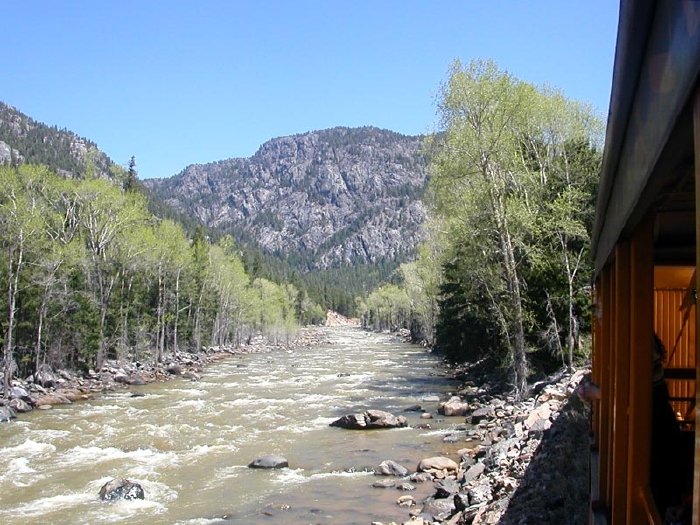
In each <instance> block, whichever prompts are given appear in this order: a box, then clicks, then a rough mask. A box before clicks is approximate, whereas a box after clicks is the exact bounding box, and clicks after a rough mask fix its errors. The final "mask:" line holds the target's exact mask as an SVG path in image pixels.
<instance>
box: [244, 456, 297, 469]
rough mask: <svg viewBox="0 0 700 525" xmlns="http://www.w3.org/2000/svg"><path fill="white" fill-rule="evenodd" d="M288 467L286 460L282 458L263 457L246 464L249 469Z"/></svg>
mask: <svg viewBox="0 0 700 525" xmlns="http://www.w3.org/2000/svg"><path fill="white" fill-rule="evenodd" d="M288 466H289V462H288V461H287V458H285V457H282V456H274V455H272V456H263V457H260V458H257V459H254V460H253V461H251V462H250V463H248V467H249V468H286V467H288Z"/></svg>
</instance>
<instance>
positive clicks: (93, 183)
mask: <svg viewBox="0 0 700 525" xmlns="http://www.w3.org/2000/svg"><path fill="white" fill-rule="evenodd" d="M77 191H78V193H77V196H76V198H77V203H78V207H79V215H80V230H81V236H82V239H83V240H84V242H85V247H86V249H87V253H88V257H89V261H90V264H89V268H87V270H88V271H89V274H88V285H89V286H90V291H91V295H92V298H93V301H94V302H95V304H96V306H97V308H98V311H99V347H98V349H97V353H96V355H94V356H92V355H87V356H85V357H86V358H88V359H94V364H95V366H96V368H97V369H98V370H99V369H100V368H101V367H102V364H103V362H104V360H105V358H106V355H107V346H108V341H107V338H106V332H105V328H106V321H107V314H108V311H109V306H110V299H111V296H112V292H113V290H114V286H115V284H116V283H117V280H118V277H119V273H120V271H121V268H120V266H119V265H118V259H117V256H118V250H117V247H118V244H119V242H121V241H122V239H123V236H124V233H125V232H127V231H128V230H129V229H130V228H132V227H134V226H136V225H137V224H139V223H142V222H143V221H144V220H146V217H147V215H146V206H145V201H144V200H143V198H142V197H141V196H140V195H138V194H134V193H129V194H126V193H124V192H122V191H120V190H119V188H117V187H115V186H113V185H112V184H111V183H110V182H109V181H107V180H104V179H90V180H86V181H84V182H83V183H82V184H81V185H80V186H79V188H78V190H77Z"/></svg>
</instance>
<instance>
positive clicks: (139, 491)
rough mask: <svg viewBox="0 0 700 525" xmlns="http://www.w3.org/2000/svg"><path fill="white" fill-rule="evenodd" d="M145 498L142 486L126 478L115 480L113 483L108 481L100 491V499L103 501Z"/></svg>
mask: <svg viewBox="0 0 700 525" xmlns="http://www.w3.org/2000/svg"><path fill="white" fill-rule="evenodd" d="M143 498H144V493H143V488H142V487H141V485H139V484H138V483H134V482H133V481H130V480H128V479H125V478H121V479H117V478H115V479H113V480H112V481H108V482H107V483H105V484H104V485H103V486H102V488H101V489H100V499H101V500H103V501H115V500H119V499H143Z"/></svg>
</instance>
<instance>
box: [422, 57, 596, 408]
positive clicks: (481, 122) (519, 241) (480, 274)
mask: <svg viewBox="0 0 700 525" xmlns="http://www.w3.org/2000/svg"><path fill="white" fill-rule="evenodd" d="M438 111H439V114H440V117H441V124H442V127H443V129H444V133H442V134H440V135H439V136H436V137H435V138H434V143H433V145H432V153H433V155H432V160H431V170H432V171H431V174H432V178H431V188H430V189H431V196H432V202H433V205H434V207H435V211H436V213H437V214H439V215H440V216H441V218H442V220H443V221H444V223H445V227H446V229H447V230H448V232H449V236H450V238H451V239H454V241H453V242H452V243H453V246H455V247H456V246H458V247H459V248H458V250H457V251H455V252H453V253H455V254H457V253H458V254H459V257H460V258H462V259H461V260H460V261H459V263H458V264H452V267H453V268H454V269H456V268H459V269H460V272H461V273H460V275H459V277H458V279H459V281H460V283H459V284H458V285H457V288H454V289H453V292H452V293H451V297H453V298H457V297H460V296H461V297H462V299H461V300H460V301H459V302H456V303H454V305H455V306H458V310H457V311H456V312H455V314H457V315H461V314H458V312H463V313H465V314H467V312H468V311H471V313H470V314H468V315H465V317H472V318H474V316H476V318H477V319H481V320H482V322H487V323H490V322H495V324H496V326H497V327H498V336H499V339H500V345H499V347H500V348H501V349H504V350H505V356H506V362H507V364H508V366H509V369H510V372H511V381H512V384H513V387H514V390H515V394H516V396H520V395H522V393H523V392H524V390H525V388H526V386H527V377H528V373H529V365H528V359H527V354H528V352H529V351H530V350H529V347H530V344H531V337H530V334H531V333H532V331H533V328H534V326H535V323H536V317H537V315H538V311H537V309H535V308H532V307H531V303H530V299H531V297H532V296H533V292H532V289H531V287H530V286H528V282H527V278H528V277H532V278H533V279H537V278H539V277H540V276H541V274H540V273H539V272H540V270H539V269H538V261H545V260H551V259H552V257H555V255H554V254H553V252H552V249H553V247H554V246H558V252H559V253H560V254H564V256H563V257H561V260H562V264H561V265H556V270H555V271H556V272H557V273H558V274H560V275H562V274H564V275H566V276H567V279H568V280H569V282H570V283H572V284H571V285H572V286H573V287H574V288H575V285H574V284H573V281H574V280H576V279H578V278H579V277H580V276H581V275H580V273H579V271H578V269H579V268H580V262H581V261H582V260H583V259H582V258H583V253H584V252H582V251H581V250H580V249H577V248H576V246H578V244H577V243H580V241H581V240H582V239H583V237H581V236H580V235H579V233H577V232H580V228H579V226H580V225H577V226H576V228H573V227H569V226H567V225H566V223H565V222H564V216H565V215H566V213H567V212H565V211H564V210H568V211H571V209H572V208H571V206H577V205H581V204H582V202H581V199H580V198H579V197H576V194H575V192H574V190H575V185H574V186H572V185H571V184H569V185H568V186H567V183H566V181H567V180H569V181H571V180H572V177H571V175H572V174H573V173H574V172H576V171H577V170H578V168H580V165H579V164H577V163H576V161H575V160H574V159H573V158H571V157H567V153H569V152H570V151H571V150H568V149H567V147H566V145H567V144H570V143H572V142H573V143H575V142H576V141H579V142H580V143H581V144H583V145H585V147H586V148H589V149H590V148H591V147H592V146H594V144H595V142H594V141H595V138H596V135H595V133H596V131H597V126H598V120H597V119H596V118H595V117H594V116H593V115H592V113H591V112H590V111H589V110H587V109H586V108H584V107H582V106H581V105H577V104H575V103H571V102H569V101H567V100H566V99H564V97H563V96H561V95H560V94H559V93H557V92H554V91H552V90H550V89H548V88H537V87H535V86H533V85H531V84H528V83H525V82H522V81H519V80H518V79H516V78H514V77H513V76H512V75H510V74H508V73H506V72H503V71H500V70H499V69H498V67H497V66H496V65H495V64H494V63H493V62H490V61H479V60H477V61H473V62H471V63H470V64H469V65H467V66H463V65H462V64H461V62H459V61H456V62H455V63H454V64H453V66H452V68H451V70H450V76H449V80H448V81H447V82H446V83H445V84H444V85H443V86H442V87H441V91H440V93H439V96H438ZM567 159H568V162H570V164H569V166H568V168H567V169H562V168H563V166H566V165H567ZM579 171H580V170H579ZM567 173H568V179H567ZM590 177H591V173H590V172H585V173H581V177H580V179H581V180H587V179H588V178H590ZM589 190H590V185H588V186H587V187H586V188H585V189H583V192H582V193H581V197H583V198H584V200H586V198H588V197H590V195H588V197H586V191H589ZM549 203H555V204H556V205H557V206H558V211H561V212H563V213H556V214H555V213H553V212H554V211H555V210H554V209H551V208H548V206H549ZM565 204H566V205H565ZM543 214H545V215H546V216H547V217H548V219H551V220H552V221H554V222H547V221H543V220H542V219H541V216H542V215H543ZM557 232H558V233H557ZM547 239H559V241H558V242H557V243H555V242H549V243H547V248H546V249H543V248H542V246H541V245H542V244H543V242H544V241H546V240H547ZM577 250H578V251H577ZM557 258H558V259H559V258H560V257H557ZM455 277H456V276H455ZM540 282H541V283H544V281H543V280H541V279H540ZM444 284H445V285H448V286H449V285H450V283H449V282H447V281H446V282H445V283H444ZM545 286H546V285H545ZM457 289H459V293H458V294H456V293H455V292H456V291H457ZM572 290H573V288H572ZM572 294H573V292H571V293H570V294H569V297H571V296H572ZM551 295H553V294H550V296H551ZM475 308H476V310H475ZM484 308H486V309H487V311H483V310H482V311H479V309H484ZM552 311H554V310H552ZM569 318H570V319H572V316H571V315H570V316H569ZM489 320H492V321H489ZM443 322H444V319H443ZM569 326H570V329H569V330H570V333H571V332H573V321H572V322H571V323H570V325H569Z"/></svg>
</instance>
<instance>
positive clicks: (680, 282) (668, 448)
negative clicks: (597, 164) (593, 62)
mask: <svg viewBox="0 0 700 525" xmlns="http://www.w3.org/2000/svg"><path fill="white" fill-rule="evenodd" d="M699 80H700V2H694V1H680V0H677V1H676V0H674V1H659V2H653V1H645V2H642V1H628V0H622V1H621V3H620V18H619V28H618V36H617V48H616V53H615V67H614V71H613V86H612V93H611V100H610V112H609V116H608V124H607V134H606V141H605V150H604V155H603V166H602V172H601V180H600V188H599V194H598V202H597V207H596V220H595V225H594V231H593V253H594V259H595V282H594V296H593V305H592V309H593V362H592V378H593V381H594V382H596V383H597V384H598V385H599V386H600V388H601V397H600V399H599V400H598V401H595V402H594V404H593V412H592V414H593V418H592V427H593V428H592V436H593V437H592V447H591V515H590V516H591V523H594V524H598V523H601V524H602V523H607V524H613V525H620V524H634V525H637V524H647V523H649V524H654V525H661V524H664V523H678V524H681V523H693V524H700V454H699V453H698V452H699V450H700V432H699V429H698V428H697V425H696V414H697V398H698V392H697V388H696V377H697V370H698V359H697V348H698V331H697V329H696V326H697V322H698V320H697V316H698V309H697V308H696V302H697V288H698V286H697V272H696V265H697V261H698V246H699V243H698V239H697V237H698V232H700V228H698V227H697V224H698V215H697V214H696V209H697V208H698V202H700V184H697V183H696V181H697V180H698V177H699V176H700V83H699ZM657 338H658V339H657ZM656 341H660V343H657V342H656Z"/></svg>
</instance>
